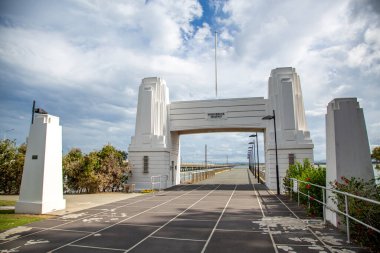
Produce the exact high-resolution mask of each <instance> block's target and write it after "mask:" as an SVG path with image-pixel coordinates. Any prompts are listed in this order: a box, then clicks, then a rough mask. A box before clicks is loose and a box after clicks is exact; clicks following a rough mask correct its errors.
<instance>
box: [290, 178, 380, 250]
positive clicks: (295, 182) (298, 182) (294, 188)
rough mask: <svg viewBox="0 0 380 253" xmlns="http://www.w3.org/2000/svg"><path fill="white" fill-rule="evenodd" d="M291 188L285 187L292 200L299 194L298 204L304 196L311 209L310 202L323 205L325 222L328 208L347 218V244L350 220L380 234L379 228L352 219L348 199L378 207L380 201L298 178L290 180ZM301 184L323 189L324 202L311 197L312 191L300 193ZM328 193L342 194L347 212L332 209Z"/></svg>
mask: <svg viewBox="0 0 380 253" xmlns="http://www.w3.org/2000/svg"><path fill="white" fill-rule="evenodd" d="M289 180H290V184H289V185H290V186H289V187H287V186H285V185H284V188H285V189H287V190H288V192H289V194H290V198H292V196H293V194H294V193H295V192H296V193H297V202H298V205H299V204H300V195H303V196H306V197H307V200H308V207H309V208H310V201H316V202H318V203H320V204H321V205H322V208H323V221H324V222H326V208H327V209H329V210H331V211H332V212H335V213H338V214H341V215H343V216H345V218H346V230H347V242H348V243H350V241H351V240H350V219H351V220H353V221H355V222H357V223H359V224H361V225H363V226H365V227H367V228H369V229H372V230H373V231H376V232H377V233H380V229H378V228H375V227H373V226H371V225H369V224H367V223H365V222H363V221H361V220H358V219H356V218H355V217H352V216H351V215H350V214H349V209H348V197H351V198H356V199H360V200H363V201H367V202H370V203H373V204H376V205H380V202H379V201H376V200H373V199H369V198H365V197H361V196H357V195H354V194H351V193H348V192H342V191H339V190H335V189H332V188H327V187H325V186H321V185H317V184H313V183H310V182H306V181H302V180H298V179H296V178H290V179H289ZM301 184H306V185H310V186H314V187H317V188H319V189H321V191H322V200H319V199H317V198H315V196H311V195H310V190H308V191H307V193H304V192H302V191H300V187H299V186H300V185H301ZM326 191H330V192H333V193H335V194H341V195H343V196H344V206H345V210H344V212H342V211H340V210H338V209H336V208H335V207H332V206H329V205H328V204H327V200H326Z"/></svg>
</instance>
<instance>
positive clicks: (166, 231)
mask: <svg viewBox="0 0 380 253" xmlns="http://www.w3.org/2000/svg"><path fill="white" fill-rule="evenodd" d="M220 186H221V185H218V186H213V187H214V188H212V187H208V188H210V192H209V193H207V194H206V195H204V196H203V197H202V198H200V199H199V200H198V202H199V201H201V200H202V199H203V198H205V197H207V196H208V195H209V194H211V193H212V192H214V191H215V190H216V189H218V188H219V187H220ZM196 203H197V202H195V203H194V204H192V205H190V206H189V207H188V208H187V209H189V208H191V207H192V206H193V205H195V204H196ZM187 209H186V210H187ZM186 210H185V211H186ZM185 211H183V212H181V213H179V214H178V215H177V216H175V217H174V218H172V219H171V220H169V221H168V222H167V223H165V224H164V225H162V226H161V227H159V228H158V229H156V230H155V231H153V232H152V233H151V234H149V235H148V236H147V237H145V238H144V239H143V240H141V241H140V242H138V243H137V244H135V245H134V246H132V247H130V248H129V249H128V250H127V251H126V252H130V251H138V250H139V248H140V247H143V246H142V244H143V243H144V241H146V240H147V239H149V237H150V236H152V235H154V236H159V237H167V236H168V237H171V238H173V237H175V236H183V234H181V232H184V233H187V234H185V236H192V235H194V234H196V235H198V234H204V233H205V230H207V227H206V228H204V227H193V228H192V229H188V230H186V231H184V229H186V228H185V227H183V225H184V223H182V226H180V227H178V226H175V225H176V224H178V223H174V222H173V221H174V220H175V219H176V218H177V217H179V216H180V215H181V214H183V213H184V212H185ZM171 222H173V223H174V225H172V224H171V226H172V231H170V229H168V228H166V226H167V225H168V224H170V223H171ZM177 222H178V221H177ZM198 224H199V223H198ZM205 224H206V223H204V224H203V225H205ZM188 225H192V226H194V222H193V221H191V223H188ZM206 226H207V225H206ZM163 228H165V229H164V230H163V232H161V231H160V230H161V229H163ZM173 230H174V232H175V231H176V230H177V233H175V234H174V235H175V236H170V235H173ZM160 232H161V233H163V236H160ZM165 235H166V236H165ZM186 239H193V238H186ZM195 239H199V238H195Z"/></svg>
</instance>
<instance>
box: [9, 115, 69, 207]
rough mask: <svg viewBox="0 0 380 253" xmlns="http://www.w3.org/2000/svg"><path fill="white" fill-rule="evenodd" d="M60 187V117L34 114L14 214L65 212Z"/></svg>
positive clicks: (61, 188)
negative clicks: (62, 210)
mask: <svg viewBox="0 0 380 253" xmlns="http://www.w3.org/2000/svg"><path fill="white" fill-rule="evenodd" d="M65 204H66V202H65V200H64V199H63V186H62V127H61V126H60V125H59V117H56V116H52V115H49V114H35V115H34V123H33V124H31V126H30V131H29V137H28V142H27V149H26V156H25V164H24V171H23V175H22V182H21V189H20V198H19V201H18V202H17V203H16V209H15V211H16V213H34V214H43V213H48V212H52V211H55V210H61V209H64V208H65Z"/></svg>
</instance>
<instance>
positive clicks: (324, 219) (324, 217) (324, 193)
mask: <svg viewBox="0 0 380 253" xmlns="http://www.w3.org/2000/svg"><path fill="white" fill-rule="evenodd" d="M321 189H322V202H323V223H324V224H326V205H327V203H326V190H325V189H323V188H321Z"/></svg>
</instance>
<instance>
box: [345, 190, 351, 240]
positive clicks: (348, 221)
mask: <svg viewBox="0 0 380 253" xmlns="http://www.w3.org/2000/svg"><path fill="white" fill-rule="evenodd" d="M344 205H345V207H346V226H347V242H348V243H350V219H349V218H348V215H349V213H348V197H347V195H344Z"/></svg>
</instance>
